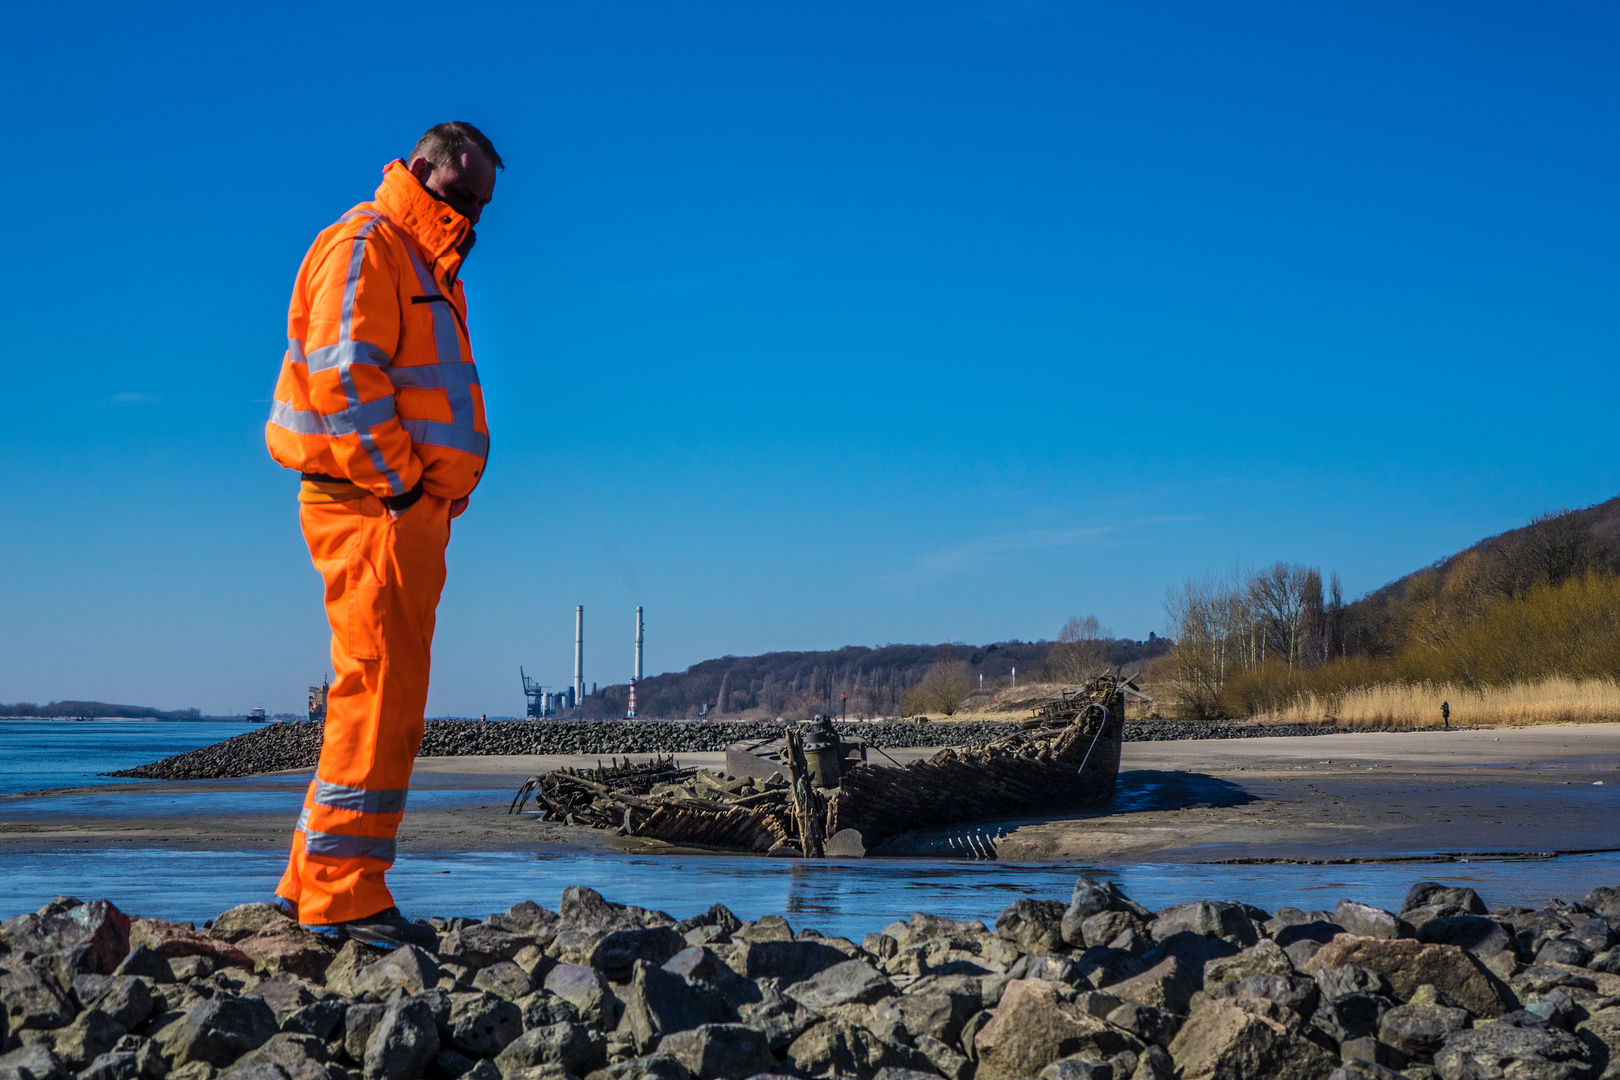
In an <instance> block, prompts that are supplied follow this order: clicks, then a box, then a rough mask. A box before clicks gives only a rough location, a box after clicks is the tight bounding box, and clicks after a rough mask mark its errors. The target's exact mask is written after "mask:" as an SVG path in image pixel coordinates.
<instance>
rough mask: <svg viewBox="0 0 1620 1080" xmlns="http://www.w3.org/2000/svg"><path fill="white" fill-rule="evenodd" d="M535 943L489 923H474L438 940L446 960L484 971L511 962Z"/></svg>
mask: <svg viewBox="0 0 1620 1080" xmlns="http://www.w3.org/2000/svg"><path fill="white" fill-rule="evenodd" d="M532 941H533V938H531V937H530V936H528V935H523V934H514V933H512V932H511V931H508V930H503V929H501V928H500V927H498V926H493V925H491V924H489V923H474V924H473V925H471V926H466V927H462V928H461V929H460V930H452V931H450V933H448V934H446V935H444V937H443V938H441V939H440V940H439V949H438V952H439V955H440V956H443V957H444V958H445V959H446V960H453V961H455V962H456V963H458V964H464V965H466V966H467V967H473V968H481V967H488V966H489V965H490V964H494V963H498V962H499V961H502V960H510V959H512V957H514V956H516V955H517V954H518V950H520V949H522V948H523V946H525V945H528V944H530V943H531V942H532Z"/></svg>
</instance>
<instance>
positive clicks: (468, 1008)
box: [440, 993, 523, 1058]
mask: <svg viewBox="0 0 1620 1080" xmlns="http://www.w3.org/2000/svg"><path fill="white" fill-rule="evenodd" d="M449 1002H450V1008H449V1011H448V1013H447V1014H446V1015H445V1016H444V1017H443V1018H442V1019H441V1021H440V1026H441V1028H442V1030H443V1031H445V1032H448V1033H449V1035H450V1045H451V1046H452V1047H453V1048H454V1049H456V1050H458V1051H460V1052H461V1053H463V1054H466V1055H467V1056H468V1057H473V1058H486V1057H494V1056H495V1055H497V1054H499V1053H500V1052H501V1051H502V1050H505V1049H506V1048H507V1047H508V1046H509V1045H511V1043H512V1042H513V1040H515V1039H516V1038H517V1037H518V1036H519V1035H522V1034H523V1010H522V1009H520V1008H518V1007H517V1006H516V1005H515V1004H513V1003H512V1002H510V1001H506V1000H504V999H502V998H498V997H496V996H495V995H494V994H484V993H452V994H450V995H449Z"/></svg>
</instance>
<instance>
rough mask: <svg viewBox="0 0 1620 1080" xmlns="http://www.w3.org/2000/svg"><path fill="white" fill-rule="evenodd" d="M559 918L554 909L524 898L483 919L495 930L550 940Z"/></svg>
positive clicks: (532, 938) (534, 938)
mask: <svg viewBox="0 0 1620 1080" xmlns="http://www.w3.org/2000/svg"><path fill="white" fill-rule="evenodd" d="M561 918H562V917H561V916H560V915H558V914H557V913H556V912H555V911H548V910H547V909H545V908H543V907H541V906H540V905H539V904H536V903H535V902H534V901H533V900H524V901H522V902H520V903H516V904H513V905H512V906H511V907H510V908H509V909H508V910H506V911H504V912H502V913H501V914H499V915H491V916H490V917H489V918H487V919H485V920H484V921H485V922H486V923H488V924H489V925H490V926H493V927H495V928H496V929H497V930H505V931H507V932H508V933H512V934H522V935H523V936H525V937H527V938H530V939H531V940H535V941H542V942H544V941H550V940H551V938H552V936H553V935H555V934H556V932H557V924H558V922H560V921H561ZM441 944H442V942H441Z"/></svg>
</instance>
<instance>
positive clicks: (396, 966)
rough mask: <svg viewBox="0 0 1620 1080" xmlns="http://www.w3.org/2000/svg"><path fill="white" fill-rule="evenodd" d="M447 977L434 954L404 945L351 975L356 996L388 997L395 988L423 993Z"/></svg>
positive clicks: (351, 983)
mask: <svg viewBox="0 0 1620 1080" xmlns="http://www.w3.org/2000/svg"><path fill="white" fill-rule="evenodd" d="M443 974H444V972H443V971H441V970H440V969H439V963H438V961H437V960H435V959H434V958H433V957H432V956H431V955H429V954H428V953H426V952H424V951H423V950H421V949H419V948H417V947H416V946H415V945H401V946H400V947H399V948H397V949H395V950H394V951H393V952H391V953H389V954H388V955H387V956H384V957H383V958H382V959H381V960H378V961H377V962H376V963H374V964H367V965H366V966H365V967H363V968H359V969H358V970H356V971H355V973H354V974H353V975H351V976H349V986H350V987H351V989H352V992H353V993H355V994H364V993H372V994H376V995H377V996H378V997H387V996H388V995H389V994H391V993H393V992H394V991H395V990H396V989H397V990H403V991H405V992H406V993H407V994H420V993H422V992H423V991H425V990H431V989H433V988H434V987H435V986H437V985H438V984H439V979H440V977H441V976H442V975H443Z"/></svg>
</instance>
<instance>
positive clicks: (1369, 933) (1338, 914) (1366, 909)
mask: <svg viewBox="0 0 1620 1080" xmlns="http://www.w3.org/2000/svg"><path fill="white" fill-rule="evenodd" d="M1333 921H1334V922H1336V923H1338V924H1339V925H1340V926H1342V927H1344V928H1345V930H1346V931H1347V932H1348V933H1351V934H1355V935H1357V936H1358V937H1370V938H1379V939H1382V940H1385V941H1388V940H1391V939H1393V938H1409V937H1415V936H1416V935H1417V930H1416V928H1415V927H1413V926H1412V924H1411V923H1409V922H1407V921H1406V920H1405V919H1403V918H1401V917H1400V916H1399V915H1396V914H1394V913H1392V912H1388V911H1384V910H1383V909H1382V908H1375V907H1373V906H1371V905H1370V904H1358V903H1356V902H1355V901H1354V900H1340V901H1339V906H1338V907H1336V908H1334V909H1333Z"/></svg>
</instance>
